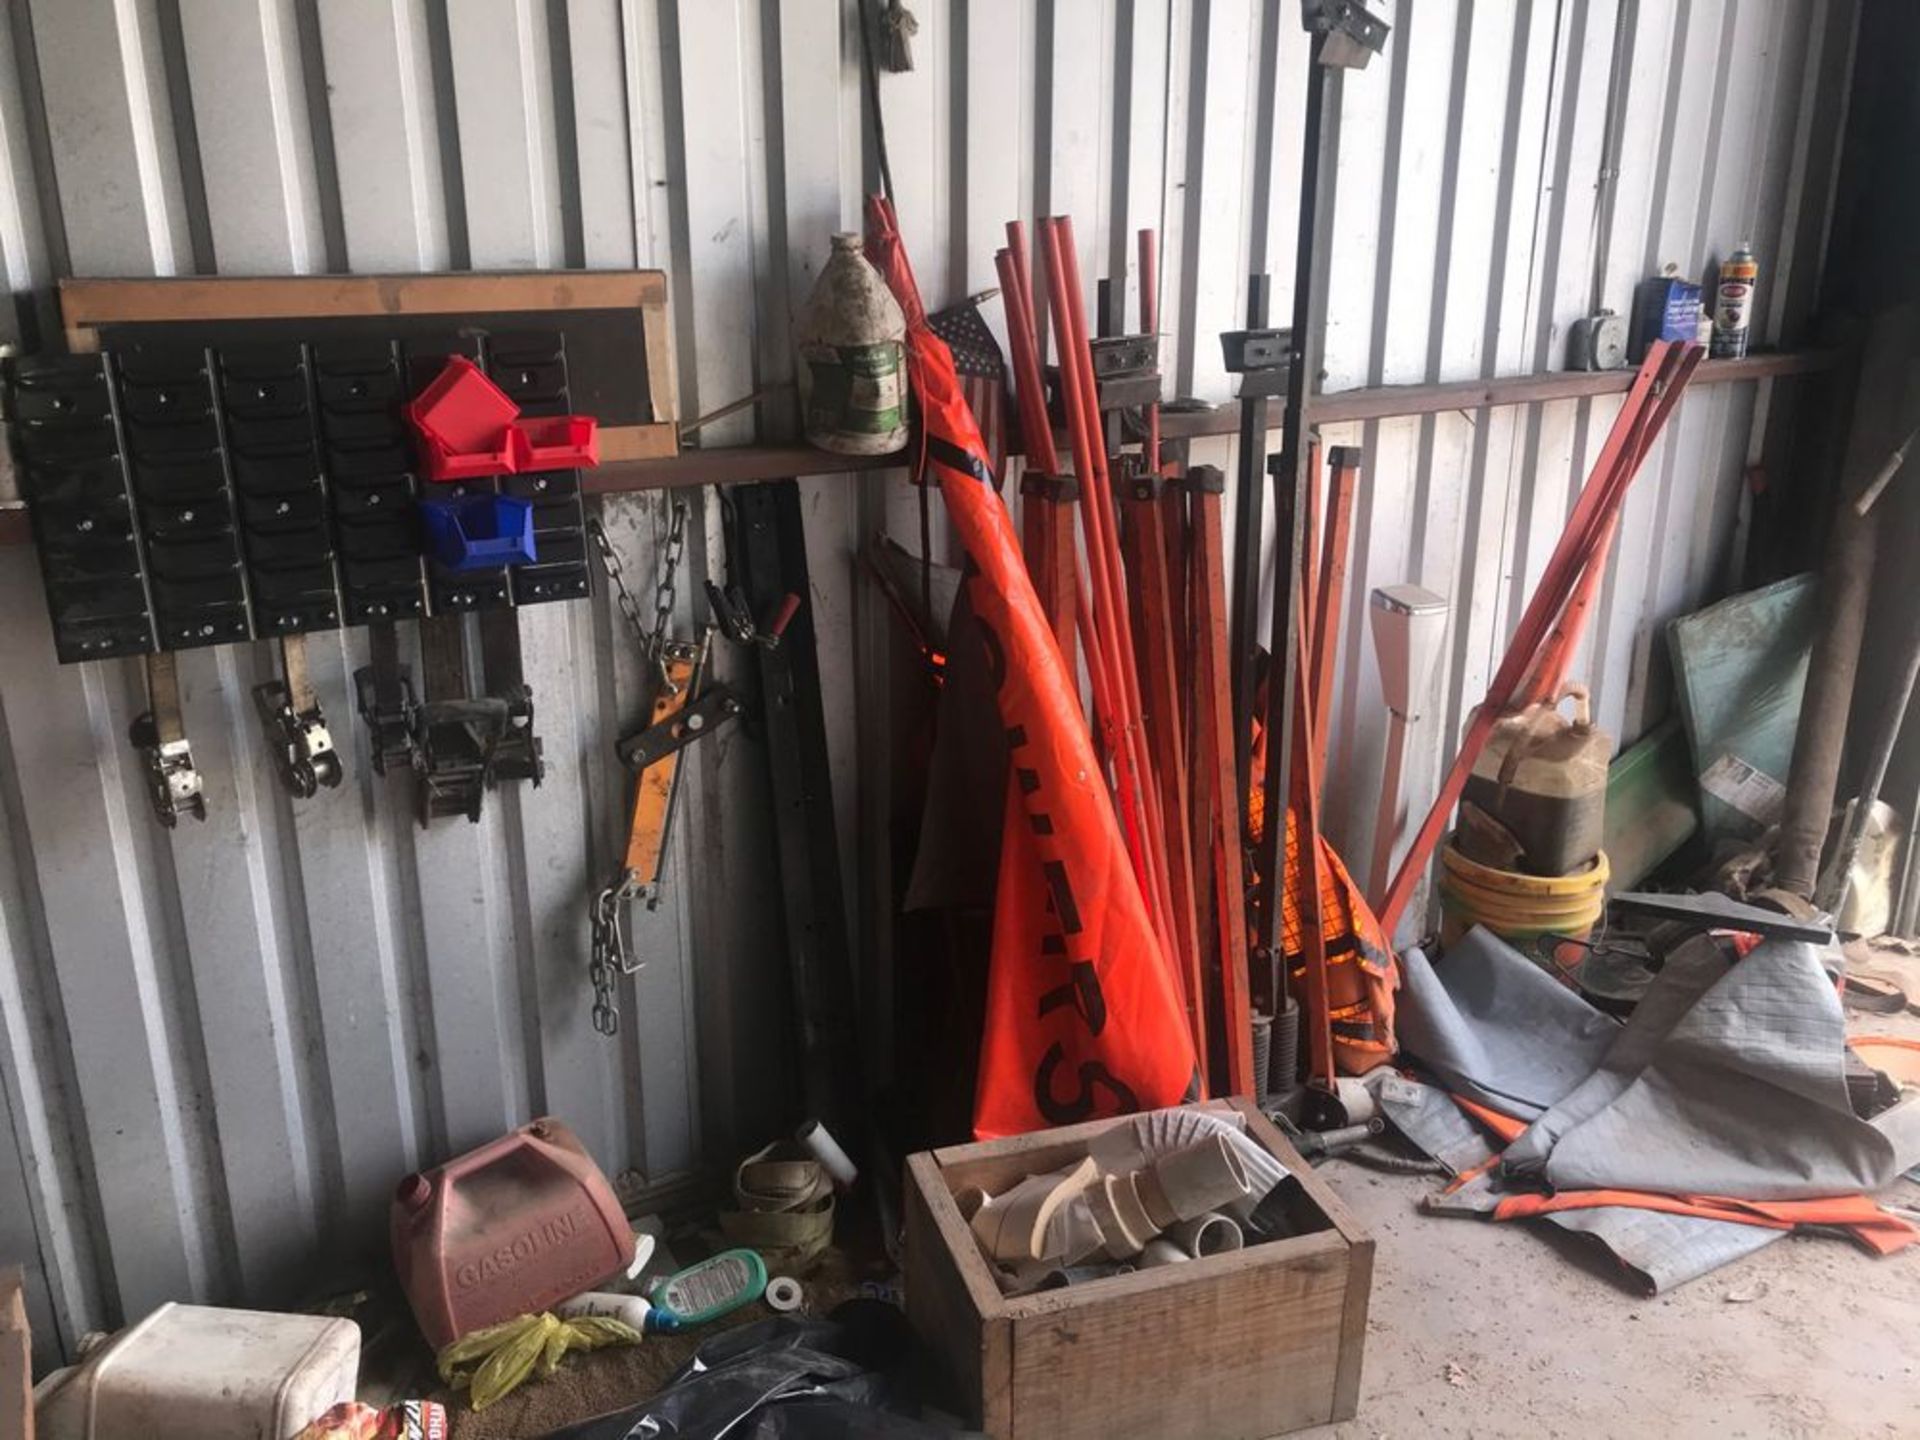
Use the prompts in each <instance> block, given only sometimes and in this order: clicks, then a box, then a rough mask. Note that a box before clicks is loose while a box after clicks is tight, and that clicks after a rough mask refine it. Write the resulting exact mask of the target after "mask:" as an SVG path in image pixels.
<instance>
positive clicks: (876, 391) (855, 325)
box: [794, 234, 907, 455]
mask: <svg viewBox="0 0 1920 1440" xmlns="http://www.w3.org/2000/svg"><path fill="white" fill-rule="evenodd" d="M906 336H907V320H906V316H905V315H903V314H902V313H901V311H900V304H899V302H898V301H896V300H895V299H894V298H893V292H892V291H890V290H888V289H887V283H886V281H884V280H882V279H881V278H880V272H879V271H878V270H876V269H874V268H873V266H872V265H871V264H869V263H868V261H867V257H866V256H865V255H863V254H861V253H860V237H859V236H858V235H854V234H839V235H835V236H834V237H833V252H832V254H830V255H829V256H828V257H827V263H826V266H825V267H824V268H823V269H822V270H821V271H820V278H819V279H818V280H816V281H815V282H814V285H813V293H812V294H811V295H809V296H808V297H807V303H806V307H805V308H804V309H803V310H802V311H801V312H800V317H799V320H798V322H797V323H796V324H795V326H794V345H795V348H796V349H798V351H799V354H800V367H799V368H800V376H799V379H800V413H801V417H802V421H803V423H804V425H805V427H806V432H807V439H808V440H809V441H810V442H811V443H812V444H814V445H817V446H819V447H820V448H821V449H822V450H831V451H833V452H835V453H836V454H840V455H889V454H892V453H893V452H894V451H895V450H898V449H900V448H902V447H903V446H904V445H905V444H906V443H907V348H906Z"/></svg>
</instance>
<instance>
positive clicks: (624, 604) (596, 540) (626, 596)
mask: <svg viewBox="0 0 1920 1440" xmlns="http://www.w3.org/2000/svg"><path fill="white" fill-rule="evenodd" d="M587 534H588V535H589V536H591V537H592V539H593V545H594V548H595V549H596V550H598V551H599V552H600V568H601V569H602V570H604V571H606V572H607V579H608V580H609V581H611V582H612V584H613V598H614V599H615V600H617V601H618V602H619V603H620V613H621V614H623V615H625V616H626V617H627V624H629V625H631V626H632V627H633V634H634V638H635V639H636V640H638V641H639V642H640V646H641V648H642V649H643V650H648V649H649V647H650V645H651V641H650V640H649V638H648V635H647V622H646V620H645V618H644V617H643V616H642V615H641V614H640V602H639V601H638V600H635V599H634V598H633V592H632V591H631V590H629V589H627V570H626V567H625V566H624V565H622V564H621V563H620V557H619V556H618V555H616V554H615V553H614V550H613V542H612V541H611V540H609V539H608V538H607V527H606V526H605V525H604V524H603V523H601V520H600V517H599V516H598V515H591V516H588V517H587Z"/></svg>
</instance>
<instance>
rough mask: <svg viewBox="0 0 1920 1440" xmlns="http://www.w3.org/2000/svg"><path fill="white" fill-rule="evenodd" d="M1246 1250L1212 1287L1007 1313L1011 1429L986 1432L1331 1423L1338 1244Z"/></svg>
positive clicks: (1072, 1434)
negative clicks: (1306, 1249) (1270, 1259)
mask: <svg viewBox="0 0 1920 1440" xmlns="http://www.w3.org/2000/svg"><path fill="white" fill-rule="evenodd" d="M1243 1253H1244V1254H1245V1255H1246V1256H1247V1257H1248V1262H1249V1263H1246V1264H1244V1265H1241V1266H1238V1267H1235V1268H1233V1269H1231V1270H1228V1271H1227V1272H1226V1273H1224V1274H1219V1275H1216V1276H1215V1277H1214V1278H1213V1280H1212V1282H1211V1283H1210V1284H1206V1285H1181V1286H1177V1287H1174V1288H1172V1289H1170V1290H1165V1291H1159V1292H1149V1293H1145V1294H1137V1295H1126V1296H1116V1297H1114V1298H1111V1299H1102V1300H1100V1301H1097V1302H1093V1303H1088V1304H1085V1305H1081V1306H1078V1307H1075V1308H1072V1309H1069V1310H1062V1311H1059V1312H1056V1313H1053V1314H1048V1315H1040V1316H1030V1317H1025V1318H1021V1319H1019V1320H1016V1321H1015V1322H1014V1329H1013V1396H1012V1402H1013V1428H1012V1429H1011V1430H1010V1431H1006V1432H998V1431H996V1432H994V1433H996V1434H1001V1435H1004V1436H1005V1437H1006V1440H1105V1437H1110V1436H1118V1435H1141V1436H1145V1435H1153V1436H1160V1437H1167V1440H1175V1437H1181V1436H1193V1437H1208V1440H1254V1437H1258V1436H1267V1435H1275V1434H1279V1433H1281V1432H1284V1431H1288V1430H1297V1429H1300V1428H1303V1427H1305V1426H1308V1425H1318V1424H1321V1423H1323V1422H1325V1421H1327V1420H1329V1419H1332V1418H1333V1417H1334V1413H1335V1412H1334V1404H1335V1399H1336V1389H1337V1385H1338V1381H1339V1378H1340V1359H1341V1339H1342V1333H1343V1332H1342V1325H1343V1321H1344V1318H1345V1314H1346V1308H1347V1288H1348V1278H1349V1263H1348V1257H1347V1254H1346V1252H1345V1251H1344V1250H1341V1249H1334V1248H1329V1249H1327V1250H1325V1251H1322V1252H1320V1253H1318V1254H1314V1255H1309V1256H1301V1257H1297V1258H1295V1259H1293V1260H1290V1261H1287V1262H1286V1263H1283V1264H1278V1265H1275V1264H1267V1263H1256V1262H1258V1261H1259V1259H1260V1257H1259V1254H1258V1251H1257V1250H1248V1251H1245V1252H1243ZM1195 1263H1198V1262H1195ZM1363 1323H1364V1320H1363Z"/></svg>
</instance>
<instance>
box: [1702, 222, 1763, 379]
mask: <svg viewBox="0 0 1920 1440" xmlns="http://www.w3.org/2000/svg"><path fill="white" fill-rule="evenodd" d="M1759 278H1760V265H1759V262H1758V261H1756V260H1755V259H1754V258H1753V245H1752V242H1751V241H1747V240H1742V241H1741V242H1740V247H1739V249H1737V250H1735V251H1734V252H1733V255H1732V257H1731V258H1730V259H1727V260H1724V261H1722V262H1721V265H1720V284H1719V286H1718V288H1717V289H1716V290H1715V292H1714V297H1713V345H1712V349H1711V351H1710V353H1711V354H1712V356H1713V358H1714V359H1716V360H1738V359H1739V358H1740V357H1741V356H1742V355H1745V354H1746V353H1747V329H1748V326H1749V325H1750V324H1751V323H1752V320H1753V287H1754V283H1755V281H1757V280H1758V279H1759Z"/></svg>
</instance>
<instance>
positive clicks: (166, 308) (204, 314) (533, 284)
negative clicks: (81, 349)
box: [60, 270, 667, 330]
mask: <svg viewBox="0 0 1920 1440" xmlns="http://www.w3.org/2000/svg"><path fill="white" fill-rule="evenodd" d="M666 301H667V277H666V275H665V274H664V273H663V272H661V271H659V270H541V271H538V272H531V273H530V272H527V271H499V272H491V273H490V272H487V271H477V270H476V271H471V272H461V273H458V274H444V275H308V276H293V275H287V276H247V275H222V276H219V277H217V278H216V277H207V278H186V279H177V280H101V279H87V278H76V279H67V280H62V281H61V282H60V316H61V320H62V322H63V323H64V324H65V325H66V326H67V328H68V329H69V330H75V329H82V328H93V327H97V326H100V325H106V324H121V325H139V324H150V323H158V322H162V321H168V320H180V321H200V322H216V321H223V320H271V319H283V318H289V317H291V318H296V319H301V318H306V317H309V316H323V315H382V314H385V315H465V314H471V313H475V312H493V313H504V312H513V311H522V310H631V309H642V308H646V307H658V306H661V305H664V304H666Z"/></svg>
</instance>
